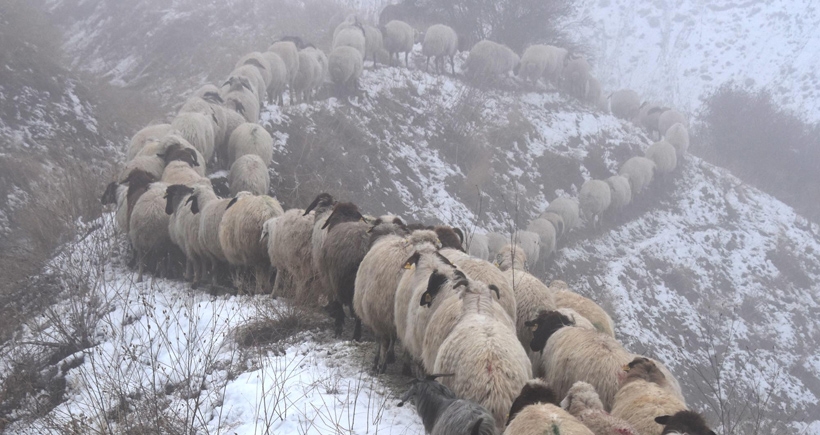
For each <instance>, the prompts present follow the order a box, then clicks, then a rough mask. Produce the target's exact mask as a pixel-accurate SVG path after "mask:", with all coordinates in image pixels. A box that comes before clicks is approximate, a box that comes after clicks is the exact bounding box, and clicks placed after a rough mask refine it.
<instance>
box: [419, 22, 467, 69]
mask: <svg viewBox="0 0 820 435" xmlns="http://www.w3.org/2000/svg"><path fill="white" fill-rule="evenodd" d="M457 51H458V35H457V34H456V31H455V30H453V28H452V27H450V26H445V25H444V24H433V25H432V26H430V27H428V28H427V32H426V33H425V34H424V41H423V42H422V44H421V54H423V55H424V56H425V57H426V58H427V60H426V63H425V71H426V70H429V67H430V58H431V57H435V59H434V61H433V63H434V64H435V66H436V72H437V73H441V70H444V71H446V70H447V68H446V66H445V57H449V58H450V67H451V68H452V71H453V75H456V66H455V62H454V60H453V58H454V56H455V55H456V52H457Z"/></svg>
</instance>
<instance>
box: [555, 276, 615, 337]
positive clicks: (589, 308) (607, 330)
mask: <svg viewBox="0 0 820 435" xmlns="http://www.w3.org/2000/svg"><path fill="white" fill-rule="evenodd" d="M553 295H554V296H555V306H556V307H558V308H572V309H573V310H575V311H576V312H578V314H580V315H582V316H584V318H586V319H587V320H589V321H590V322H591V323H592V325H593V326H595V329H597V330H598V331H600V332H603V333H604V334H606V335H609V336H610V337H615V323H614V322H613V321H612V318H611V317H610V316H609V314H607V313H606V311H604V309H603V308H601V307H600V306H599V305H598V304H596V303H595V302H593V301H592V300H591V299H589V298H585V297H583V296H581V295H579V294H578V293H575V292H573V291H570V290H558V289H555V288H553Z"/></svg>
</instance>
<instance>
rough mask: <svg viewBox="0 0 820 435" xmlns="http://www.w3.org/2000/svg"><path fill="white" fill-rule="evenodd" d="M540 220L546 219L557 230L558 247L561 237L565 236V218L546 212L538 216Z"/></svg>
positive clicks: (552, 212)
mask: <svg viewBox="0 0 820 435" xmlns="http://www.w3.org/2000/svg"><path fill="white" fill-rule="evenodd" d="M538 219H544V220H547V221H549V222H550V223H551V224H552V226H553V228H555V241H556V245H557V243H558V240H560V239H561V237H562V236H563V235H564V218H563V217H561V215H560V214H558V213H556V212H554V211H545V212H543V213H541V215H540V216H538Z"/></svg>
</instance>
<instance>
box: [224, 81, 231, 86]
mask: <svg viewBox="0 0 820 435" xmlns="http://www.w3.org/2000/svg"><path fill="white" fill-rule="evenodd" d="M229 84H231V81H230V80H225V83H222V86H226V85H229Z"/></svg>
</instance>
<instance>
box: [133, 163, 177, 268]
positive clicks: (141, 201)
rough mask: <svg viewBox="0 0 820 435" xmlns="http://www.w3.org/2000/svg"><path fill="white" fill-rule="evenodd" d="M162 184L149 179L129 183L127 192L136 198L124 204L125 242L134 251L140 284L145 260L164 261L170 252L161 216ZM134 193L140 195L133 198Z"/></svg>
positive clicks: (162, 210) (163, 202)
mask: <svg viewBox="0 0 820 435" xmlns="http://www.w3.org/2000/svg"><path fill="white" fill-rule="evenodd" d="M167 187H168V185H167V184H165V183H159V182H151V178H149V177H141V180H140V181H139V182H137V180H132V181H130V182H129V186H128V190H129V193H131V195H128V197H129V198H132V197H134V196H136V197H137V199H136V200H135V201H133V205H132V204H131V203H132V201H130V200H129V201H128V202H129V204H128V208H129V210H130V212H129V213H128V214H129V215H130V218H129V223H128V238H129V239H130V240H131V246H133V247H134V251H136V255H137V262H138V264H139V275H138V277H137V282H141V281H142V274H143V271H144V269H145V265H146V262H147V260H148V259H149V258H161V257H164V256H165V255H166V254H167V252H168V251H169V249H170V244H171V239H170V237H169V235H168V215H167V214H165V198H164V196H165V190H166V188H167ZM138 190H141V191H142V194H140V195H136V192H137V191H138Z"/></svg>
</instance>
